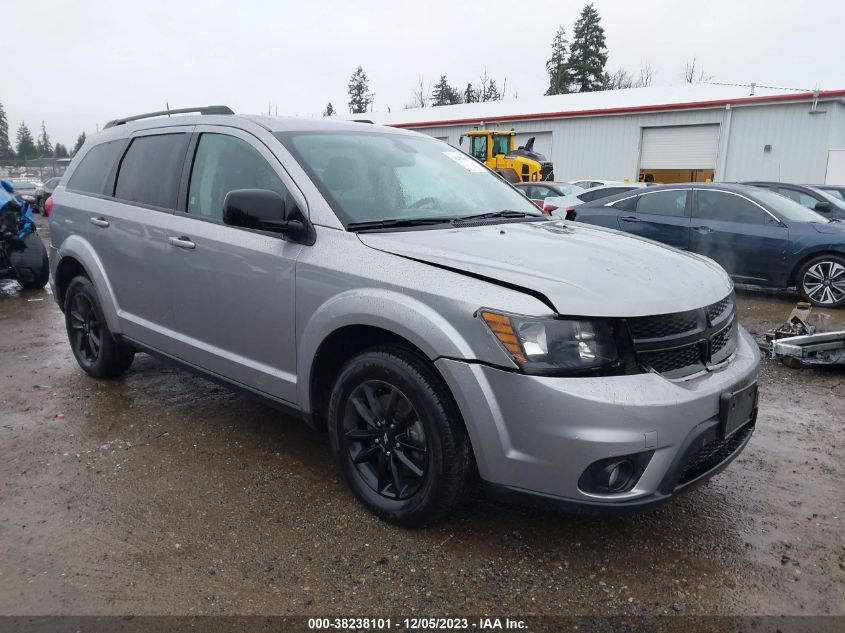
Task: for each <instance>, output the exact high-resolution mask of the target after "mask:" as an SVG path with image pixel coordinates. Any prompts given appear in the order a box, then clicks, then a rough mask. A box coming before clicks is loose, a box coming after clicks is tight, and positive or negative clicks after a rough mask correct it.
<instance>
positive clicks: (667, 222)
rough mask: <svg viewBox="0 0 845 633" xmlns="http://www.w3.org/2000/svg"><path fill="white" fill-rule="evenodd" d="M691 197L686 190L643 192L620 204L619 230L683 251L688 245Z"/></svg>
mask: <svg viewBox="0 0 845 633" xmlns="http://www.w3.org/2000/svg"><path fill="white" fill-rule="evenodd" d="M691 198H692V196H691V195H690V190H689V189H681V188H678V189H662V190H660V191H648V190H646V192H645V193H643V194H641V195H639V196H637V197H636V198H633V199H628V200H624V201H620V203H622V204H620V206H621V207H622V209H621V211H620V214H619V228H620V229H622V230H623V231H625V232H626V233H633V234H634V235H639V236H640V237H646V238H648V239H650V240H655V241H657V242H663V243H664V244H668V245H669V246H674V247H675V248H680V249H682V250H687V249H689V245H690V217H689V216H690V206H691V203H692V201H691ZM617 204H619V203H617Z"/></svg>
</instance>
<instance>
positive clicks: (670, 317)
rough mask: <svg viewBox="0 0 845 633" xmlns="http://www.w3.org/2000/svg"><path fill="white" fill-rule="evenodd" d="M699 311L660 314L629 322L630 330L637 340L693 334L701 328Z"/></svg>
mask: <svg viewBox="0 0 845 633" xmlns="http://www.w3.org/2000/svg"><path fill="white" fill-rule="evenodd" d="M698 321H699V311H698V310H690V311H689V312H676V313H674V314H660V315H658V316H653V317H640V318H637V319H630V320H629V321H628V329H629V330H630V331H631V336H633V337H634V338H635V339H656V338H664V337H666V336H675V335H676V334H684V333H685V332H693V331H695V330H696V329H698V327H699V323H698Z"/></svg>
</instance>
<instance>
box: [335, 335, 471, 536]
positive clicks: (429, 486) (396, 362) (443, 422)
mask: <svg viewBox="0 0 845 633" xmlns="http://www.w3.org/2000/svg"><path fill="white" fill-rule="evenodd" d="M328 431H329V440H330V442H331V447H332V451H333V453H334V455H335V458H336V460H337V462H338V464H339V466H340V469H341V471H342V472H343V476H344V478H345V479H346V482H347V484H349V486H350V488H352V490H353V492H354V493H355V494H356V496H357V497H358V499H360V501H361V502H362V503H363V504H364V505H365V506H366V507H367V508H368V509H369V510H370V511H371V512H373V513H374V514H376V515H378V516H380V517H382V518H384V519H387V520H388V521H391V522H392V523H396V524H398V525H403V526H406V527H421V526H423V525H426V524H429V523H432V522H435V521H437V520H438V519H440V518H442V517H443V516H445V515H446V514H448V513H449V512H451V511H452V510H454V509H455V508H456V507H457V506H458V505H459V504H460V503H461V502H462V501H464V499H465V498H466V497H467V496H468V494H469V492H470V491H471V490H472V486H473V484H474V480H475V477H476V474H475V463H474V459H473V456H472V450H471V448H470V443H469V438H468V436H467V433H466V428H465V427H464V425H463V421H462V420H461V418H460V413H459V412H458V409H457V406H456V405H455V403H454V400H453V398H452V395H451V394H450V393H449V390H448V389H447V387H446V385H445V384H444V383H443V381H442V379H441V378H440V377H439V376H438V375H437V373H436V371H435V370H434V368H433V367H432V366H431V363H430V362H429V361H428V360H427V359H423V358H420V357H419V356H417V355H416V354H414V353H413V352H411V351H409V350H407V349H405V348H402V347H398V346H385V347H377V348H373V349H371V350H368V351H365V352H363V353H362V354H360V355H358V356H356V357H355V358H353V359H352V360H350V361H349V362H348V363H347V364H346V365H345V366H344V368H343V369H342V370H341V372H340V374H339V375H338V377H337V379H336V380H335V383H334V387H333V389H332V394H331V398H330V402H329V408H328Z"/></svg>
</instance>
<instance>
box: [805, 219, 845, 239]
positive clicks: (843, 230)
mask: <svg viewBox="0 0 845 633" xmlns="http://www.w3.org/2000/svg"><path fill="white" fill-rule="evenodd" d="M806 224H809V225H810V226H811V227H812V228H813V229H814V230H815V231H816V232H818V233H822V234H824V235H836V236H839V237H842V238H845V222H831V223H830V224H817V223H815V222H809V223H806Z"/></svg>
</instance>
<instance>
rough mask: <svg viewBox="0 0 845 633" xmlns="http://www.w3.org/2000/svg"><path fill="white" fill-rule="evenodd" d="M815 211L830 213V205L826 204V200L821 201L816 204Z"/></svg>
mask: <svg viewBox="0 0 845 633" xmlns="http://www.w3.org/2000/svg"><path fill="white" fill-rule="evenodd" d="M813 210H815V211H818V212H819V213H830V203H829V202H825V201H824V200H819V201H818V202H817V203H816V206H814V207H813Z"/></svg>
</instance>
